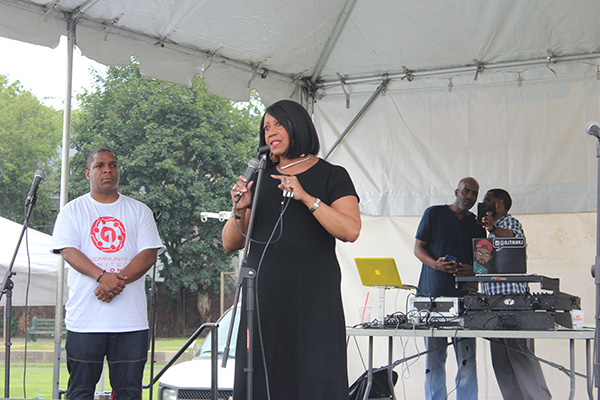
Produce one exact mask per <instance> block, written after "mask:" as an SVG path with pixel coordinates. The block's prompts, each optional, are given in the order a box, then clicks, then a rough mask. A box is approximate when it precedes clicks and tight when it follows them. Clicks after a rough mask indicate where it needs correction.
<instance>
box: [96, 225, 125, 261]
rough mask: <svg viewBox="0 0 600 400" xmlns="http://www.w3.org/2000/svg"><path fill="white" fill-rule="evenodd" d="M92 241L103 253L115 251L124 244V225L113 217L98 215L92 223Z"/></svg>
mask: <svg viewBox="0 0 600 400" xmlns="http://www.w3.org/2000/svg"><path fill="white" fill-rule="evenodd" d="M91 237H92V243H94V246H96V248H97V249H98V250H100V251H102V252H104V253H116V252H117V251H119V250H121V249H122V248H123V246H124V245H125V226H123V223H122V222H121V221H119V220H118V219H116V218H114V217H100V218H98V219H97V220H96V221H95V222H94V224H93V225H92V231H91Z"/></svg>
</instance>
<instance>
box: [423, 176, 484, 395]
mask: <svg viewBox="0 0 600 400" xmlns="http://www.w3.org/2000/svg"><path fill="white" fill-rule="evenodd" d="M478 194H479V183H478V182H477V181H476V180H475V179H474V178H471V177H467V178H463V179H461V180H460V182H459V183H458V188H457V189H456V190H455V191H454V195H455V196H456V199H455V200H454V203H452V204H450V205H436V206H432V207H429V208H428V209H427V210H425V212H424V213H423V217H422V219H421V222H420V224H419V228H418V229H417V234H416V236H415V249H414V253H415V256H416V257H417V258H418V259H419V260H420V261H421V262H422V263H423V265H422V267H421V276H420V278H419V290H418V291H417V296H430V297H438V296H446V297H462V296H464V295H465V293H464V292H463V291H462V290H459V289H457V288H456V287H455V279H454V278H455V277H456V276H472V275H474V272H473V249H472V243H473V239H474V238H478V237H479V238H480V237H485V230H484V229H483V227H482V226H481V225H479V224H478V223H477V219H476V218H475V215H474V214H473V213H472V212H471V211H469V210H470V209H471V208H473V206H474V205H475V203H476V202H477V196H478ZM447 346H448V340H447V338H437V337H436V338H425V347H426V348H427V352H428V353H427V355H426V361H425V364H426V367H425V368H426V369H425V397H426V399H428V400H429V399H445V398H446V397H447V390H446V358H447ZM454 350H455V353H456V362H457V365H458V371H457V374H456V396H457V398H458V399H461V400H463V399H464V400H471V399H477V390H478V386H477V366H476V363H475V359H476V348H475V339H461V340H459V341H456V340H455V341H454Z"/></svg>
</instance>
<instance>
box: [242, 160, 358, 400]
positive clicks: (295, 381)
mask: <svg viewBox="0 0 600 400" xmlns="http://www.w3.org/2000/svg"><path fill="white" fill-rule="evenodd" d="M271 174H278V175H279V174H280V173H279V172H277V171H276V170H275V167H273V168H270V169H267V170H266V171H265V172H264V174H263V179H262V183H261V189H260V192H259V197H260V198H253V207H254V208H255V212H256V217H255V218H256V219H255V227H254V234H253V239H255V240H258V241H260V242H262V243H254V242H253V243H252V245H251V246H250V252H249V256H248V266H249V267H252V268H257V267H258V276H257V279H256V280H257V282H256V295H257V298H258V310H257V311H258V312H257V314H258V316H257V318H256V319H257V323H256V324H255V334H254V379H253V385H254V390H253V391H254V396H253V398H254V399H255V400H266V399H267V398H268V397H267V389H266V383H265V382H266V380H267V379H268V384H269V392H270V399H271V400H296V399H297V400H321V399H322V400H325V399H327V400H338V399H339V400H342V399H343V400H347V399H348V375H347V362H346V342H345V337H346V332H345V319H344V312H343V309H342V298H341V290H340V283H341V282H340V281H341V273H340V267H339V264H338V261H337V257H336V254H335V240H336V239H335V238H334V237H333V236H331V235H330V234H329V233H328V232H327V231H326V230H325V229H324V228H323V227H322V226H321V225H320V224H319V222H318V221H317V220H316V218H315V217H314V215H312V214H311V213H310V212H309V211H308V208H307V207H306V206H305V205H304V204H302V203H301V202H299V201H296V200H293V199H291V201H289V205H288V207H287V209H286V210H285V212H284V215H283V220H282V225H283V228H282V229H281V230H280V226H281V225H278V226H277V227H275V226H276V222H277V219H278V217H279V214H280V212H281V209H282V204H281V203H282V200H283V197H282V191H281V190H280V189H279V188H278V187H277V186H278V185H279V183H280V181H279V180H276V179H273V178H271ZM296 176H297V177H298V180H299V182H300V184H301V185H302V187H303V188H304V190H305V191H306V192H307V193H309V194H311V195H312V196H315V197H318V198H320V199H321V200H322V201H323V203H325V204H327V205H331V204H332V203H333V202H334V201H335V200H337V199H339V198H341V197H344V196H348V195H351V196H357V195H356V190H355V189H354V185H353V184H352V181H351V180H350V177H349V175H348V173H347V172H346V170H345V169H344V168H342V167H338V166H334V165H331V164H329V163H327V162H326V161H323V160H321V159H320V160H319V161H318V162H317V164H315V165H314V166H312V167H311V168H310V169H308V170H307V171H305V172H303V173H301V174H298V175H296ZM357 197H358V196H357ZM274 228H275V229H274ZM273 231H274V234H273V240H272V242H271V243H270V244H269V245H268V246H267V249H266V252H264V250H265V245H264V244H263V243H264V242H267V240H268V238H269V236H271V233H272V232H273ZM263 252H264V259H263V261H262V263H260V266H259V262H260V258H261V256H262V255H263ZM242 301H243V302H245V296H244V295H243V296H242ZM244 309H245V308H244V307H242V313H241V314H242V320H241V323H240V331H239V333H238V342H237V349H236V360H235V367H236V373H235V384H234V400H245V399H246V398H247V396H246V374H245V373H244V368H245V367H246V357H247V353H246V348H247V346H246V326H247V324H246V320H245V319H246V315H245V313H244ZM257 328H259V329H257ZM261 342H262V344H264V346H261ZM263 356H264V359H265V360H266V368H265V364H264V363H263ZM265 369H266V375H267V376H265Z"/></svg>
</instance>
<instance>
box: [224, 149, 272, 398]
mask: <svg viewBox="0 0 600 400" xmlns="http://www.w3.org/2000/svg"><path fill="white" fill-rule="evenodd" d="M267 151H268V149H267ZM266 165H267V152H265V151H263V152H262V153H261V149H259V166H258V178H257V179H256V184H255V186H254V187H255V188H256V189H255V190H254V196H253V198H252V201H253V203H254V204H257V199H258V198H259V193H260V187H261V182H262V178H263V173H264V171H265V168H266ZM255 210H256V207H252V209H251V210H250V221H249V223H248V231H247V232H246V242H245V245H244V254H243V256H242V262H241V263H240V272H239V276H238V281H237V283H236V284H235V299H234V303H233V311H232V316H231V321H230V323H229V331H228V332H227V342H226V344H225V351H224V352H223V363H222V367H223V368H225V367H226V366H227V359H228V358H229V348H230V343H231V336H232V333H233V323H234V321H235V316H236V312H237V304H238V302H239V298H240V288H241V289H242V291H243V292H244V294H245V296H246V302H245V309H244V310H241V311H242V312H245V313H246V334H247V335H248V336H247V343H248V346H247V348H246V349H247V351H246V352H247V360H246V368H245V369H244V371H245V372H246V398H247V399H248V400H252V397H253V391H254V388H253V384H254V382H253V378H254V343H253V339H254V322H255V319H254V315H255V310H256V304H255V303H256V301H255V300H256V295H255V286H256V281H255V278H256V269H254V268H252V266H249V265H248V253H249V251H250V242H251V238H252V232H253V230H254V219H255ZM234 214H235V213H234ZM233 217H234V218H235V215H234V216H233ZM242 285H243V287H242ZM242 303H244V302H242Z"/></svg>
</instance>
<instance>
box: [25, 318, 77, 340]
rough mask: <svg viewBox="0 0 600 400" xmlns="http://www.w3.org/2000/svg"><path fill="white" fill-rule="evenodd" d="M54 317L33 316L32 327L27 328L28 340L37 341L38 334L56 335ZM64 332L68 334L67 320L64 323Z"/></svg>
mask: <svg viewBox="0 0 600 400" xmlns="http://www.w3.org/2000/svg"><path fill="white" fill-rule="evenodd" d="M54 326H55V321H54V318H38V317H33V318H32V319H31V328H27V329H26V335H25V336H26V340H27V341H28V342H29V341H33V342H35V341H37V338H38V336H50V337H54ZM61 332H62V334H63V336H64V335H66V333H67V330H66V328H65V322H64V321H63V324H62V331H61Z"/></svg>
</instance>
